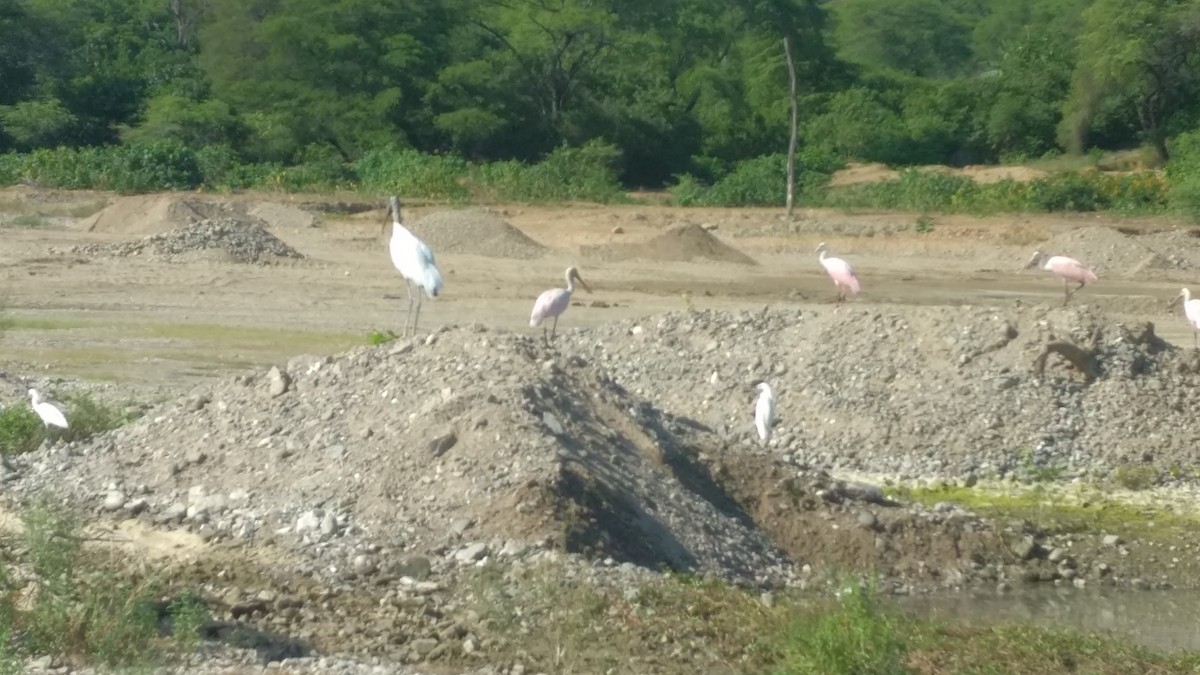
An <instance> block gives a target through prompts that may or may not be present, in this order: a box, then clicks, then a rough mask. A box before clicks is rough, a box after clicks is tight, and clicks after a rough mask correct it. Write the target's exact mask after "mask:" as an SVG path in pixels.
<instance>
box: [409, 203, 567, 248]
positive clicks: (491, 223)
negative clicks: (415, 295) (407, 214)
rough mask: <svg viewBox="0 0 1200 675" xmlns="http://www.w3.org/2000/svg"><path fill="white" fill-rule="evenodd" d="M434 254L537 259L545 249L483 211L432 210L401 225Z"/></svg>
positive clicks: (501, 220) (504, 222)
mask: <svg viewBox="0 0 1200 675" xmlns="http://www.w3.org/2000/svg"><path fill="white" fill-rule="evenodd" d="M405 225H406V227H408V228H409V229H410V230H412V232H413V234H416V235H417V237H419V238H420V239H421V240H422V241H424V242H425V243H426V244H427V245H428V246H429V247H430V248H431V249H433V252H434V253H435V254H437V253H466V254H470V255H483V256H488V257H492V258H517V259H520V260H529V259H532V258H539V257H541V256H542V255H544V254H545V253H546V251H547V250H548V249H547V248H546V247H545V246H542V245H541V244H539V243H538V242H536V241H534V240H533V239H531V238H530V237H529V236H528V235H526V234H525V233H524V232H522V231H520V230H518V229H517V228H516V227H513V226H512V225H510V224H509V223H508V222H506V221H505V220H503V219H502V218H499V217H498V216H496V215H494V214H492V213H489V212H487V211H484V210H479V209H470V210H463V211H435V212H434V213H430V214H428V215H426V216H424V217H422V218H419V219H418V220H416V221H415V222H413V223H405Z"/></svg>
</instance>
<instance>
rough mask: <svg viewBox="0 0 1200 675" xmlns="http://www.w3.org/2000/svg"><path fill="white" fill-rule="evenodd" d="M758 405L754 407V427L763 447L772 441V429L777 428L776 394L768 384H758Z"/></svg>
mask: <svg viewBox="0 0 1200 675" xmlns="http://www.w3.org/2000/svg"><path fill="white" fill-rule="evenodd" d="M757 389H758V392H759V394H758V403H757V404H755V406H754V427H755V428H756V429H758V440H759V442H760V443H762V444H763V445H766V444H767V443H769V442H770V441H771V427H773V426H775V392H773V391H771V385H769V384H767V383H766V382H759V383H758V387H757Z"/></svg>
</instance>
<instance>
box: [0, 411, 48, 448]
mask: <svg viewBox="0 0 1200 675" xmlns="http://www.w3.org/2000/svg"><path fill="white" fill-rule="evenodd" d="M44 434H45V429H44V428H43V425H42V420H41V418H39V417H38V416H37V413H35V412H33V409H31V408H29V407H26V406H22V405H13V406H9V407H7V408H5V409H4V410H0V455H19V454H21V453H24V452H32V451H34V450H37V448H38V446H39V445H41V443H42V438H43V437H44Z"/></svg>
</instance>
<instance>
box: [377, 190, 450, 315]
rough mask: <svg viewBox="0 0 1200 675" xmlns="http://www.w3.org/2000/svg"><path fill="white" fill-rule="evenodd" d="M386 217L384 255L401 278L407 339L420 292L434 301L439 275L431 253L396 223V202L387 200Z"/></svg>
mask: <svg viewBox="0 0 1200 675" xmlns="http://www.w3.org/2000/svg"><path fill="white" fill-rule="evenodd" d="M388 213H390V214H391V216H392V240H391V242H389V244H388V251H389V252H390V253H391V255H392V264H393V265H395V266H396V269H397V270H399V271H400V276H402V277H404V285H405V287H406V288H408V313H407V314H405V315H404V334H405V335H408V323H409V319H410V318H411V320H412V334H413V335H416V334H417V320H418V319H420V318H421V290H424V291H425V293H426V294H428V295H429V297H431V298H436V297H437V296H438V293H441V292H442V273H441V272H439V271H438V268H437V263H436V262H434V259H433V251H431V250H429V247H428V246H426V245H425V242H423V241H421V240H420V239H417V237H416V235H414V234H413V233H412V232H410V231H409V230H408V228H407V227H404V225H403V224H402V222H401V220H400V199H399V198H397V197H390V198H389V199H388ZM414 285H415V286H417V287H418V290H417V292H416V298H415V303H416V309H415V311H414V304H413V303H414V298H413V286H414Z"/></svg>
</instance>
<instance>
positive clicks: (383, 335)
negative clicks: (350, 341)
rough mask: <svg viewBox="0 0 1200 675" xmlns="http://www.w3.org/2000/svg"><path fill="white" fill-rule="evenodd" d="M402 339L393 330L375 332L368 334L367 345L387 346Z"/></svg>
mask: <svg viewBox="0 0 1200 675" xmlns="http://www.w3.org/2000/svg"><path fill="white" fill-rule="evenodd" d="M398 339H400V336H399V335H396V332H395V331H393V330H382V331H380V330H373V331H371V332H370V333H367V344H370V345H385V344H387V343H389V342H392V341H394V340H398Z"/></svg>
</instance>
